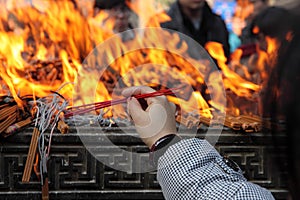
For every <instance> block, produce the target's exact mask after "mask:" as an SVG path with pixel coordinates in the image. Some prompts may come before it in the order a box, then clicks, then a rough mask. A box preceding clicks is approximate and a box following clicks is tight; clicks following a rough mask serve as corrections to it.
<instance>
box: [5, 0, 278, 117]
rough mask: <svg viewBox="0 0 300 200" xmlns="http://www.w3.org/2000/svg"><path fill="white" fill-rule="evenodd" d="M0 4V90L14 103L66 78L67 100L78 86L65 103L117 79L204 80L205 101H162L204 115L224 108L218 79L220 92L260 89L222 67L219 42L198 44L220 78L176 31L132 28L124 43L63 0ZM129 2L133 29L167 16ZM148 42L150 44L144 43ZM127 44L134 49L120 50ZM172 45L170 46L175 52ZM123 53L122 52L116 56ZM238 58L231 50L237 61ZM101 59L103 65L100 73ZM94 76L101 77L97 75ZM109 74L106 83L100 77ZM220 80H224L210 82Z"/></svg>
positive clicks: (104, 23)
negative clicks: (215, 64) (213, 61)
mask: <svg viewBox="0 0 300 200" xmlns="http://www.w3.org/2000/svg"><path fill="white" fill-rule="evenodd" d="M142 2H143V3H142ZM0 4H1V9H2V10H3V12H1V13H0V19H1V20H2V21H3V22H5V23H3V24H0V42H1V46H0V60H1V63H0V72H1V74H0V83H1V84H0V94H6V93H7V91H5V88H6V87H7V88H8V89H9V92H10V93H11V95H12V96H13V97H14V98H15V99H16V101H17V102H18V104H19V105H20V106H21V104H22V102H21V101H20V99H19V98H20V97H21V96H23V95H27V94H32V95H36V96H37V97H43V96H46V95H48V94H49V92H50V91H51V90H52V91H55V90H57V89H58V88H59V87H60V86H61V85H62V84H63V83H69V82H70V83H74V84H68V85H67V86H66V87H64V88H63V89H62V90H61V91H60V93H61V94H62V95H63V96H64V97H66V98H68V99H72V97H73V93H74V91H77V90H80V91H81V92H83V93H82V94H81V96H80V97H79V96H78V97H75V98H73V99H72V100H73V102H71V103H72V104H74V105H75V104H76V105H80V104H86V103H92V102H95V101H97V102H98V101H104V100H108V99H111V98H112V96H113V95H117V96H118V95H119V91H117V90H116V85H117V84H123V85H122V86H132V85H152V86H156V85H163V86H165V87H169V86H170V85H172V84H181V85H190V86H192V87H193V88H194V89H198V88H199V86H201V85H203V84H205V82H206V81H205V80H207V83H206V84H207V86H208V88H211V87H213V88H216V89H214V90H213V91H209V92H210V93H211V94H213V96H214V97H215V98H214V99H210V100H209V101H207V100H205V98H204V97H203V96H202V94H201V93H200V92H199V91H194V92H191V95H190V96H191V97H190V98H189V99H184V100H183V99H178V98H174V97H169V99H170V100H171V101H173V102H175V103H176V104H178V105H179V104H180V105H181V106H182V108H183V109H184V110H185V111H191V110H195V109H196V110H201V112H202V113H204V114H203V115H205V116H207V117H211V112H210V111H211V109H212V108H210V106H212V107H213V108H215V109H218V110H220V111H222V112H225V110H226V108H225V107H224V105H225V104H226V102H225V101H224V98H225V97H224V95H223V91H222V90H223V88H221V87H219V86H220V85H222V84H224V86H225V89H226V90H231V91H233V92H234V93H235V94H236V95H238V96H241V97H245V98H251V97H252V95H253V93H254V92H258V91H259V90H260V86H259V85H257V84H254V83H252V82H250V81H247V80H246V79H243V78H242V77H241V76H239V75H238V74H237V73H235V72H234V71H233V70H231V69H230V68H229V67H228V65H227V64H226V58H225V56H224V52H223V50H222V46H221V44H219V43H215V42H210V43H208V44H207V46H206V47H205V48H206V49H207V51H208V52H209V53H210V55H211V56H212V57H213V58H215V59H216V60H217V62H218V66H219V67H220V68H221V70H222V73H223V74H222V75H223V77H219V76H220V74H218V73H210V74H209V75H207V72H208V71H209V70H208V68H209V67H210V66H209V65H210V61H209V60H202V61H201V62H199V60H196V59H193V58H191V57H190V56H189V54H188V53H187V49H188V45H187V44H186V43H185V42H182V40H181V38H180V36H179V35H178V34H177V33H170V32H167V31H163V30H161V32H160V33H161V34H157V32H156V31H155V29H149V30H147V31H143V32H141V31H140V30H135V31H134V33H135V37H134V38H133V39H132V40H129V41H126V42H123V41H122V39H121V38H120V37H117V36H118V35H115V34H114V32H113V25H114V24H113V23H114V20H111V19H109V14H108V12H107V11H104V10H102V11H100V12H99V13H97V14H96V15H95V16H93V15H91V14H90V13H92V12H90V11H84V13H83V12H82V11H80V10H78V8H76V7H75V6H74V4H73V3H72V2H71V1H67V0H65V1H64V0H61V1H37V2H35V1H33V3H32V4H31V5H29V4H28V3H26V1H21V0H15V1H10V2H6V1H0ZM16 5H18V6H16ZM20 5H21V6H20ZM128 5H129V7H130V8H131V9H132V10H133V11H134V12H135V13H136V14H137V15H138V16H139V27H140V28H144V27H159V25H160V23H161V22H165V21H168V20H170V18H169V16H167V15H166V13H165V12H164V10H163V9H162V7H161V6H160V5H159V4H157V3H156V1H154V0H151V1H149V2H147V6H145V2H144V1H141V0H134V1H131V2H130V3H128ZM4 8H5V9H4ZM86 13H87V14H86ZM110 38H114V41H115V42H114V43H108V44H106V45H104V48H105V50H102V51H101V54H97V52H92V53H91V51H92V50H93V49H94V48H95V47H97V45H98V44H102V43H103V42H104V41H108V40H109V39H110ZM145 38H147V39H145ZM269 42H271V39H270V41H269ZM179 44H180V45H179ZM148 46H151V47H153V48H144V47H148ZM165 47H167V49H165ZM276 48H277V46H274V47H272V48H271V47H270V49H269V50H270V51H273V50H274V49H276ZM128 49H134V50H133V51H129V52H127V50H128ZM172 49H176V53H174V52H172ZM123 52H127V53H126V54H124V55H123ZM182 55H184V56H182ZM115 58H116V59H115ZM239 58H240V57H239V56H238V54H237V55H236V60H238V59H239ZM83 61H84V62H83ZM259 62H261V63H263V62H264V61H263V59H262V60H259ZM102 63H105V64H107V66H109V68H106V70H102V71H101V70H100V71H99V67H101V66H100V65H101V64H102ZM194 66H198V69H195V67H194ZM195 71H197V72H195ZM262 71H263V70H262ZM262 73H263V72H262ZM207 76H208V77H207ZM99 77H101V78H102V79H105V80H106V81H99ZM120 77H122V78H121V79H119V78H120ZM205 77H206V78H207V79H206V78H205ZM109 79H111V80H113V83H111V81H107V80H109ZM222 79H223V83H219V82H217V81H216V80H222ZM120 80H121V81H122V82H120ZM172 81H173V82H172ZM75 85H76V87H77V88H75V87H74V86H75ZM95 86H96V87H95ZM120 87H121V86H120ZM95 88H96V89H95ZM208 90H209V89H208ZM92 94H95V95H93V96H92ZM120 109H121V108H120ZM233 109H235V108H233ZM121 110H122V109H121ZM122 112H123V111H122ZM108 115H111V113H109V114H108Z"/></svg>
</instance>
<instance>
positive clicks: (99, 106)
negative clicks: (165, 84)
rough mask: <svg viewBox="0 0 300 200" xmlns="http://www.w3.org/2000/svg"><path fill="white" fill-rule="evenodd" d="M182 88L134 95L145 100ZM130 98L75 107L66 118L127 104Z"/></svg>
mask: <svg viewBox="0 0 300 200" xmlns="http://www.w3.org/2000/svg"><path fill="white" fill-rule="evenodd" d="M179 91H180V88H171V89H163V90H158V91H156V92H151V93H147V94H138V95H134V97H135V98H136V99H145V98H149V97H157V96H162V95H174V94H175V93H176V92H179ZM128 98H129V97H126V98H123V99H117V100H109V101H103V102H97V103H92V104H85V105H81V106H73V107H71V108H70V110H72V111H67V112H66V113H65V115H64V116H65V118H69V117H71V116H74V115H81V114H85V113H88V112H90V111H94V110H99V109H102V108H105V107H108V106H113V105H117V104H121V103H126V102H127V99H128Z"/></svg>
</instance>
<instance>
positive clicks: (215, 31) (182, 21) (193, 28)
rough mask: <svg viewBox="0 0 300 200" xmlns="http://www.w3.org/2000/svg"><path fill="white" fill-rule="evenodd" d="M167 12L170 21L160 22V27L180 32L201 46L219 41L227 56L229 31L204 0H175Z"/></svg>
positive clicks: (228, 52) (228, 53)
mask: <svg viewBox="0 0 300 200" xmlns="http://www.w3.org/2000/svg"><path fill="white" fill-rule="evenodd" d="M167 14H168V15H169V16H170V18H171V21H167V22H164V23H161V27H162V28H167V29H171V30H175V31H178V32H181V33H183V34H185V35H187V36H189V37H191V38H192V39H194V40H195V41H197V42H198V43H199V44H200V45H202V46H205V44H206V43H207V42H208V41H215V42H219V43H221V44H222V45H223V49H224V52H225V56H226V57H227V58H229V55H230V47H229V33H228V30H227V27H226V24H225V22H224V21H223V19H222V18H221V17H220V16H219V15H217V14H215V13H214V12H213V11H212V9H211V8H210V7H209V5H208V3H207V2H206V1H205V0H176V2H174V3H173V4H171V6H170V8H169V10H168V11H167Z"/></svg>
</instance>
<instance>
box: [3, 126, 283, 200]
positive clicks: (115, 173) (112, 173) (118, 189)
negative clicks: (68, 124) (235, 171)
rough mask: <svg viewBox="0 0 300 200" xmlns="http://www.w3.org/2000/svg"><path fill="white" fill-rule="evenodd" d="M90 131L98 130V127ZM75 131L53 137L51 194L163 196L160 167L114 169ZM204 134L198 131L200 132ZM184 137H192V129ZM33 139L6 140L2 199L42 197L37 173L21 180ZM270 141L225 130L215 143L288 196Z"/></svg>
mask: <svg viewBox="0 0 300 200" xmlns="http://www.w3.org/2000/svg"><path fill="white" fill-rule="evenodd" d="M86 131H87V132H93V133H94V132H97V130H95V128H93V129H91V130H89V129H87V130H86ZM75 132H76V131H74V130H73V133H69V134H65V135H61V134H55V135H54V136H53V142H52V147H51V153H50V156H51V157H50V160H49V162H48V173H49V191H50V199H66V200H67V199H163V196H162V193H161V190H160V186H159V184H158V182H157V180H156V172H155V170H153V171H150V172H146V173H126V172H123V171H119V170H114V169H113V168H112V167H108V166H106V165H104V164H103V163H101V162H99V161H98V160H97V159H96V158H95V157H94V156H93V155H91V154H90V152H89V151H88V150H86V148H85V147H84V146H83V144H82V142H81V140H80V137H79V136H78V135H77V134H76V133H75ZM117 132H118V130H117V128H111V130H110V131H107V133H106V134H107V137H108V138H109V139H110V140H111V141H112V142H113V143H114V144H116V145H118V146H119V147H121V148H122V149H124V150H126V151H131V152H147V151H148V149H147V148H146V146H145V145H144V144H143V143H142V141H141V140H140V139H139V138H138V137H129V136H128V135H126V134H119V133H117ZM133 134H134V131H133ZM204 135H205V133H204V132H201V131H199V132H198V135H197V137H199V138H203V137H204ZM182 136H183V137H186V138H188V137H189V134H188V130H186V134H185V133H184V132H183V133H182ZM91 137H92V139H93V137H95V138H96V137H99V136H96V135H95V136H93V135H92V136H91ZM30 139H31V130H27V131H24V132H20V133H18V134H16V135H14V136H12V137H9V138H6V139H2V140H1V143H0V199H8V200H9V199H41V185H40V181H39V180H38V179H37V177H36V176H35V174H34V173H32V175H31V178H30V182H29V183H22V176H23V170H24V166H25V163H26V157H27V152H28V149H29V144H30ZM270 140H271V137H269V136H265V135H262V134H252V135H251V134H250V135H246V134H242V133H233V132H232V131H230V130H229V131H228V130H227V131H223V132H222V134H221V135H220V137H219V139H218V142H217V144H216V145H215V147H216V149H217V150H218V151H219V152H220V154H221V155H227V156H229V157H230V158H231V159H232V160H234V161H235V162H236V163H238V164H239V166H240V167H241V169H242V170H243V172H244V175H245V177H246V178H247V179H248V180H250V181H251V182H254V183H256V184H259V185H261V186H263V187H266V188H268V189H270V190H271V191H272V193H273V194H274V196H275V198H276V199H285V198H286V196H287V191H286V190H285V188H286V183H285V178H284V177H286V175H285V172H282V171H281V172H279V171H278V170H276V169H275V168H274V167H273V166H274V165H272V164H271V160H270V157H269V156H268V146H267V144H269V142H270ZM282 148H283V147H282ZM108 149H113V147H111V148H108ZM139 155H140V154H139ZM143 155H148V154H143ZM99 156H102V157H104V158H105V156H106V157H107V159H110V161H111V162H112V163H114V161H116V160H118V161H120V160H121V162H118V163H119V164H120V163H121V164H122V165H124V166H127V167H132V168H134V167H141V166H144V163H145V162H147V161H148V156H141V157H138V156H133V157H130V158H126V157H124V155H122V154H120V153H119V152H116V154H115V155H114V153H113V156H112V152H108V153H107V154H105V153H102V154H101V155H99ZM122 159H123V160H124V162H123V160H122ZM139 165H140V166H139Z"/></svg>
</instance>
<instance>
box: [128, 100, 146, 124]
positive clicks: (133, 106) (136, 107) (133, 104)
mask: <svg viewBox="0 0 300 200" xmlns="http://www.w3.org/2000/svg"><path fill="white" fill-rule="evenodd" d="M127 110H128V114H129V115H130V116H131V118H132V120H133V121H134V123H135V124H143V123H144V121H145V120H146V119H148V115H147V113H146V112H145V111H144V110H143V108H142V106H141V104H140V103H139V102H138V100H137V99H136V98H134V97H132V98H129V99H128V107H127Z"/></svg>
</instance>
